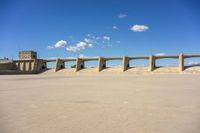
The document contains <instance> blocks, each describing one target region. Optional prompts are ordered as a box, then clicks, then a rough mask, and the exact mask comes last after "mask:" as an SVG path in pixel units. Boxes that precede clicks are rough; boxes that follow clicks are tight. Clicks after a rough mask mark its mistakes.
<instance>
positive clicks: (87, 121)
mask: <svg viewBox="0 0 200 133" xmlns="http://www.w3.org/2000/svg"><path fill="white" fill-rule="evenodd" d="M66 70H67V69H66ZM60 71H63V70H60ZM60 71H58V72H57V73H55V72H53V73H51V74H50V73H45V74H40V75H17V76H16V75H12V76H7V75H3V76H2V75H1V76H0V133H40V132H41V133H199V132H200V126H199V125H200V98H199V96H200V89H199V86H200V82H199V81H200V75H197V74H196V75H195V74H193V75H192V74H168V75H167V74H162V75H161V74H146V75H132V74H129V73H126V72H125V73H118V74H108V73H98V74H94V73H91V74H88V73H71V74H66V73H64V72H60Z"/></svg>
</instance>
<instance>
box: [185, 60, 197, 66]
mask: <svg viewBox="0 0 200 133" xmlns="http://www.w3.org/2000/svg"><path fill="white" fill-rule="evenodd" d="M187 64H188V65H189V66H195V65H200V62H197V61H190V62H188V63H187Z"/></svg>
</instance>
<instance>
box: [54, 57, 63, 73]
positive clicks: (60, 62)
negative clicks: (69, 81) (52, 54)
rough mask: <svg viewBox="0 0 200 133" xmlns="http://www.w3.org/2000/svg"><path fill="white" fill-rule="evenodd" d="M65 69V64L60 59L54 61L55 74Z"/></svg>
mask: <svg viewBox="0 0 200 133" xmlns="http://www.w3.org/2000/svg"><path fill="white" fill-rule="evenodd" d="M63 68H65V62H64V61H63V60H62V59H59V58H58V59H57V60H56V68H55V72H57V71H59V70H60V69H63Z"/></svg>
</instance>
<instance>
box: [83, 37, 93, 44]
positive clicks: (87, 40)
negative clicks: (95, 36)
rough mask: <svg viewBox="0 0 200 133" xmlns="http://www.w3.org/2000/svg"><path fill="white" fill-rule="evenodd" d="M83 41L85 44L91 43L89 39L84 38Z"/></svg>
mask: <svg viewBox="0 0 200 133" xmlns="http://www.w3.org/2000/svg"><path fill="white" fill-rule="evenodd" d="M84 41H85V42H87V43H91V42H92V40H91V39H89V38H85V39H84Z"/></svg>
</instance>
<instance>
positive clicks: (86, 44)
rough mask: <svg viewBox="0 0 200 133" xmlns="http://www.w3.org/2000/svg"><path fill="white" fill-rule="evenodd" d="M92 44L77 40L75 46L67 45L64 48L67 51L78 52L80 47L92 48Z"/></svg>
mask: <svg viewBox="0 0 200 133" xmlns="http://www.w3.org/2000/svg"><path fill="white" fill-rule="evenodd" d="M92 47H93V45H92V44H88V43H86V42H82V41H81V42H78V43H77V44H76V45H75V46H69V47H67V48H66V50H67V51H69V52H78V51H80V50H82V49H85V48H92Z"/></svg>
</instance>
